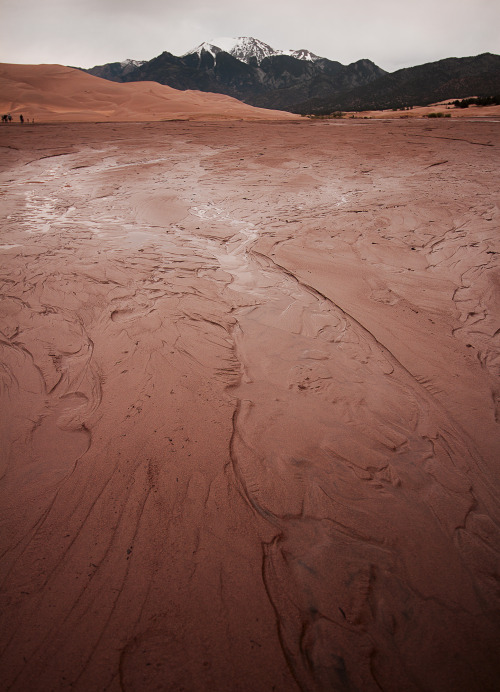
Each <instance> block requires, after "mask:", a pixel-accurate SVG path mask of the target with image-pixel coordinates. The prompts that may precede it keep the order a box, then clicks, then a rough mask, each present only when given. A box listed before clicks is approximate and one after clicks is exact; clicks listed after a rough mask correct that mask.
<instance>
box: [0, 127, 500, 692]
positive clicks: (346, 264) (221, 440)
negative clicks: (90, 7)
mask: <svg viewBox="0 0 500 692" xmlns="http://www.w3.org/2000/svg"><path fill="white" fill-rule="evenodd" d="M0 137H1V145H2V164H1V165H2V168H1V173H0V175H1V182H2V186H3V189H4V195H3V197H2V208H3V231H2V239H1V246H0V262H1V268H0V279H1V287H2V288H1V299H0V313H1V314H0V318H1V332H2V336H1V343H0V347H1V350H2V356H1V363H2V371H1V372H2V403H1V407H0V411H1V420H0V425H1V428H0V430H1V434H2V445H1V464H2V468H1V484H0V507H1V522H2V534H1V544H0V547H1V554H2V561H1V581H2V591H1V597H0V598H1V603H2V611H3V620H2V625H1V630H0V642H1V651H2V654H1V661H0V663H1V668H2V671H3V678H4V685H5V686H6V687H7V688H9V689H12V690H18V691H21V690H22V691H23V692H26V691H29V690H33V691H34V690H37V692H40V691H41V690H44V691H45V690H47V691H48V690H66V689H68V690H69V689H77V690H82V691H83V690H126V691H127V692H136V691H138V690H154V689H161V690H181V689H185V690H217V691H218V692H220V691H223V690H228V691H229V690H231V691H232V692H234V691H235V690H238V691H245V692H247V691H248V692H250V691H252V692H254V691H255V690H276V691H278V690H279V691H281V692H289V691H290V690H299V689H301V690H307V691H309V690H314V691H321V690H325V691H326V690H341V691H344V690H345V691H347V690H351V691H352V690H360V691H362V692H369V691H371V690H384V691H388V692H401V690H405V691H406V690H408V691H410V690H411V691H413V690H433V691H434V690H435V691H439V692H444V691H447V690H450V691H451V690H453V691H454V692H457V691H463V692H472V691H477V692H485V691H486V690H489V691H493V690H494V689H495V688H496V684H497V681H498V674H499V669H498V650H497V645H498V634H499V629H498V623H499V620H498V606H499V598H498V556H499V548H500V542H499V521H500V519H499V507H498V476H499V468H498V459H499V457H500V454H499V452H500V449H499V448H500V444H499V427H500V425H499V422H500V371H499V367H500V357H499V348H500V342H499V338H500V337H499V312H500V309H499V308H500V305H499V298H498V296H499V291H498V287H499V277H500V272H499V259H498V258H499V253H500V240H499V236H498V225H499V220H500V218H499V217H500V215H499V208H498V183H499V181H498V171H499V169H500V167H499V140H500V138H499V130H498V124H496V123H488V122H484V123H467V122H454V121H439V122H432V123H431V122H429V121H417V120H415V121H410V120H408V121H398V122H396V121H395V122H391V123H385V122H370V121H344V122H331V121H329V122H315V123H313V122H308V121H303V122H297V123H270V124H257V123H234V124H224V125H222V124H207V123H205V124H200V123H151V124H148V125H132V124H121V125H117V124H114V125H111V124H104V125H90V124H75V125H60V126H56V125H44V126H38V127H37V126H36V125H35V126H31V125H30V126H23V127H20V126H18V127H4V128H2V129H0Z"/></svg>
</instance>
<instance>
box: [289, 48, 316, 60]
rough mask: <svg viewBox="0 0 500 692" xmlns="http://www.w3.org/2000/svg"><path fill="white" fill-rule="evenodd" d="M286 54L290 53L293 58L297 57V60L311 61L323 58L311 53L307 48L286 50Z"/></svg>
mask: <svg viewBox="0 0 500 692" xmlns="http://www.w3.org/2000/svg"><path fill="white" fill-rule="evenodd" d="M286 54H287V55H290V56H291V57H292V58H297V60H308V61H309V62H316V60H321V58H320V56H319V55H315V54H314V53H311V51H310V50H307V49H306V48H299V50H290V51H286Z"/></svg>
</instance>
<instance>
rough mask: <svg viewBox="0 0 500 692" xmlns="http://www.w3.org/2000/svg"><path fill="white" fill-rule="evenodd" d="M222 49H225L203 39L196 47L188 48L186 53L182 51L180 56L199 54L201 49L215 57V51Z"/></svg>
mask: <svg viewBox="0 0 500 692" xmlns="http://www.w3.org/2000/svg"><path fill="white" fill-rule="evenodd" d="M222 50H225V49H224V48H221V47H219V46H216V45H214V43H212V42H211V41H203V43H200V45H199V46H196V48H193V49H192V50H188V52H187V53H184V55H183V56H182V57H183V58H184V57H186V55H193V54H194V53H197V54H198V55H201V53H202V51H204V52H205V53H210V54H211V55H213V56H214V58H215V56H216V55H217V53H220V52H221V51H222ZM226 52H227V51H226Z"/></svg>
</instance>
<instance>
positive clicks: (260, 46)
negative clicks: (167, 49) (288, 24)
mask: <svg viewBox="0 0 500 692" xmlns="http://www.w3.org/2000/svg"><path fill="white" fill-rule="evenodd" d="M202 51H206V52H208V53H211V54H212V55H213V56H214V57H215V56H216V55H217V53H220V52H221V51H224V52H225V53H229V54H230V55H232V56H233V58H236V59H237V60H241V61H242V62H246V63H249V62H250V61H251V60H253V59H255V60H257V63H258V64H259V65H260V63H261V62H262V61H263V60H264V58H269V57H271V56H273V55H289V56H291V57H292V58H297V60H309V61H315V60H320V59H321V58H319V57H318V56H317V55H314V53H311V52H310V51H308V50H306V49H301V50H287V51H283V50H276V49H275V48H272V47H271V46H270V45H268V44H267V43H264V41H259V39H256V38H252V37H251V36H238V37H237V38H227V37H220V38H214V39H213V40H211V41H208V42H205V43H201V44H200V45H199V46H197V47H196V48H193V50H190V51H188V52H187V53H185V55H191V54H192V53H197V54H198V55H201V52H202Z"/></svg>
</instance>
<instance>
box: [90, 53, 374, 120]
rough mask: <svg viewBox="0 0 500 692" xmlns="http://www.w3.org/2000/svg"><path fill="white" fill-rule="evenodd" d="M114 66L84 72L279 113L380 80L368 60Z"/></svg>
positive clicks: (194, 56)
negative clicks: (222, 98)
mask: <svg viewBox="0 0 500 692" xmlns="http://www.w3.org/2000/svg"><path fill="white" fill-rule="evenodd" d="M119 66H120V63H109V64H107V65H100V66H96V67H93V68H92V69H90V70H86V72H89V73H90V74H93V75H95V76H97V77H102V78H104V79H111V80H113V81H120V82H132V81H154V82H159V83H160V84H166V85H168V86H171V87H174V88H175V89H183V90H185V89H198V90H200V91H212V92H217V93H221V94H227V95H228V96H233V97H235V98H238V99H240V100H241V101H244V102H245V103H248V104H250V105H259V106H262V107H265V108H281V109H283V110H290V109H291V108H292V107H293V106H295V105H296V104H298V103H300V102H302V101H305V100H307V99H310V98H314V97H327V96H329V95H331V94H333V93H336V92H337V91H339V90H345V89H351V88H353V87H357V86H359V85H365V84H368V83H369V82H371V81H372V80H374V79H377V78H378V77H380V76H382V75H384V74H386V72H385V71H384V70H382V69H381V68H380V67H377V65H375V64H374V63H373V62H371V61H370V60H359V61H358V62H356V63H353V64H352V65H347V66H345V65H342V64H341V63H339V62H335V61H333V60H327V59H326V58H321V59H318V60H315V61H310V60H299V59H297V58H294V57H292V56H288V55H273V56H270V57H268V58H265V59H264V60H262V62H261V63H260V65H259V64H258V63H257V60H256V59H250V61H249V62H248V63H247V62H243V61H241V60H238V59H236V58H235V57H233V56H232V55H230V54H229V53H226V52H224V51H220V52H218V53H217V54H216V55H213V54H212V53H211V52H209V51H205V50H200V52H199V53H196V52H195V53H190V54H188V55H185V56H182V57H177V56H175V55H172V54H171V53H167V52H165V53H162V54H161V55H159V56H158V57H156V58H153V59H152V60H150V61H148V62H146V63H144V64H143V65H140V66H138V67H134V68H133V69H130V68H129V69H127V71H126V72H123V73H120V70H119Z"/></svg>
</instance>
